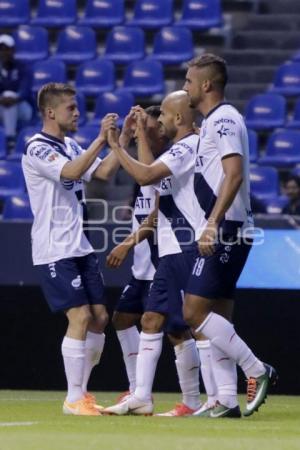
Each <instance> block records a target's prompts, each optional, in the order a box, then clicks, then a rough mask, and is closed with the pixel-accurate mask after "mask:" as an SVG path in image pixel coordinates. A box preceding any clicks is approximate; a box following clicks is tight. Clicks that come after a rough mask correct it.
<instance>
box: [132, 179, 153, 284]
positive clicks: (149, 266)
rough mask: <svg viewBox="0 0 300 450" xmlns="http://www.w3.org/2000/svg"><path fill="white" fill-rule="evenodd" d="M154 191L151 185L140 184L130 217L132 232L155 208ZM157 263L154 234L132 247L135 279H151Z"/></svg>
mask: <svg viewBox="0 0 300 450" xmlns="http://www.w3.org/2000/svg"><path fill="white" fill-rule="evenodd" d="M155 198H156V192H155V189H154V187H153V186H141V187H140V191H139V193H138V195H137V197H136V200H135V205H134V212H133V218H132V232H135V231H136V230H137V229H138V228H139V226H140V224H141V223H142V222H143V220H144V219H146V217H148V216H149V214H150V213H152V211H153V210H154V209H155ZM157 265H158V248H157V243H156V242H155V234H154V235H151V236H149V238H148V239H145V240H144V241H142V242H140V243H139V244H137V245H136V246H135V247H134V252H133V266H132V268H131V270H132V274H133V276H134V277H135V278H136V279H137V280H153V277H154V274H155V271H156V267H157Z"/></svg>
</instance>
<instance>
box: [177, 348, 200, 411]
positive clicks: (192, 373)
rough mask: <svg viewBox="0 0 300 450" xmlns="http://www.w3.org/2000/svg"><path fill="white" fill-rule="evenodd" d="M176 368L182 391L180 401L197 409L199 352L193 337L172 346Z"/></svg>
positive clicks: (198, 399) (198, 400) (198, 398)
mask: <svg viewBox="0 0 300 450" xmlns="http://www.w3.org/2000/svg"><path fill="white" fill-rule="evenodd" d="M174 350H175V355H176V360H175V364H176V368H177V374H178V378H179V384H180V387H181V391H182V401H183V403H184V404H185V405H187V406H188V407H189V408H191V409H199V408H200V405H201V402H200V391H199V366H200V361H199V354H198V351H197V347H196V342H195V340H194V339H189V340H187V341H184V342H183V343H182V344H178V345H176V346H175V347H174Z"/></svg>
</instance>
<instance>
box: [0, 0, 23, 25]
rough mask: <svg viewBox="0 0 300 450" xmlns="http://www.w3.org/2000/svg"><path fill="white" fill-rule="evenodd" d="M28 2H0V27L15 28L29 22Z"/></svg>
mask: <svg viewBox="0 0 300 450" xmlns="http://www.w3.org/2000/svg"><path fill="white" fill-rule="evenodd" d="M29 16H30V7H29V0H22V1H20V0H5V1H1V2H0V27H5V28H7V27H16V26H17V25H21V24H24V23H28V22H29Z"/></svg>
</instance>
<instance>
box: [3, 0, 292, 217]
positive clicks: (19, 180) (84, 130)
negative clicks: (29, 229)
mask: <svg viewBox="0 0 300 450" xmlns="http://www.w3.org/2000/svg"><path fill="white" fill-rule="evenodd" d="M286 2H287V4H286V9H283V6H282V1H280V0H163V1H162V0H135V1H133V0H129V1H125V0H101V1H99V0H68V1H64V0H55V1H52V0H31V1H30V0H22V1H20V0H5V1H3V2H0V26H1V28H2V29H3V30H4V31H3V32H7V33H9V34H12V35H13V36H14V38H15V41H16V58H17V60H19V61H21V62H22V63H24V64H28V66H30V68H31V70H32V87H31V94H32V99H33V103H34V102H35V98H36V93H37V91H38V90H39V88H40V87H41V86H42V85H43V84H44V83H47V82H49V81H61V82H65V81H69V82H70V83H72V84H74V85H75V86H76V89H77V91H78V95H77V100H78V105H79V110H80V127H79V130H78V132H77V133H76V134H75V137H76V139H77V140H78V142H79V143H80V144H81V145H82V146H83V147H87V146H88V145H89V143H90V141H91V140H92V139H93V138H94V137H95V136H96V135H97V130H98V129H99V122H100V120H101V118H102V117H103V116H104V115H105V114H106V113H107V112H116V113H118V114H119V117H120V119H119V123H120V124H122V122H123V120H124V117H125V115H126V114H127V112H128V111H129V109H130V107H131V106H132V105H134V104H136V103H139V104H141V105H142V106H148V105H150V104H159V103H160V101H161V99H162V96H163V95H164V94H165V93H168V92H170V91H171V90H174V89H180V88H181V87H182V84H183V79H184V73H185V69H186V65H185V63H186V61H188V60H189V59H191V58H192V57H193V56H194V55H198V54H200V53H201V52H203V51H205V50H207V49H208V50H209V51H210V50H212V51H216V52H217V53H219V54H221V55H223V56H224V57H225V58H226V60H227V61H228V67H229V84H228V88H227V95H228V99H229V101H231V100H232V102H233V104H234V105H236V106H237V108H238V109H239V110H240V111H241V113H242V114H244V116H245V120H246V125H247V128H248V136H249V152H250V163H251V186H252V191H253V194H254V195H255V196H256V197H257V198H258V199H260V200H262V201H263V202H264V204H265V207H266V211H267V212H268V213H278V212H279V213H280V211H281V210H282V208H283V207H284V206H285V205H286V202H287V199H286V197H284V196H283V195H281V184H282V181H283V180H285V179H286V177H287V175H288V174H289V173H295V174H297V175H300V169H299V167H300V41H299V39H298V37H299V35H298V34H297V33H296V31H295V30H294V28H292V26H291V25H290V23H291V21H292V19H293V20H294V23H298V25H299V26H300V5H299V7H298V6H297V5H295V2H291V0H286ZM286 2H284V3H286ZM289 9H290V11H289ZM282 12H284V13H285V14H287V15H289V18H290V19H291V20H289V18H288V17H286V19H284V20H281V14H282ZM240 18H242V19H241V20H239V19H240ZM233 19H234V20H233ZM233 24H234V27H233ZM270 30H272V31H273V30H274V31H276V33H275V34H274V35H273V34H272V33H270ZM228 36H230V39H229V40H228ZM270 36H271V37H270ZM275 38H276V39H277V41H276V42H275V41H274V39H275ZM273 48H274V51H273ZM297 97H299V98H297ZM39 127H40V118H39V116H38V114H37V113H35V115H34V119H33V120H32V123H29V124H25V127H23V128H22V129H20V131H19V133H18V137H17V142H16V146H15V148H14V149H13V150H11V149H10V148H7V147H8V146H7V143H6V139H5V135H4V131H3V128H1V127H0V198H2V199H3V198H4V199H6V200H7V201H6V203H5V209H4V212H3V216H4V217H5V218H8V219H10V218H13V217H16V218H18V217H19V218H22V217H24V218H29V217H30V215H28V199H27V197H26V195H25V194H24V189H25V187H24V180H23V175H22V171H21V168H20V158H21V155H22V153H23V150H24V144H25V142H26V140H27V139H28V137H29V136H30V135H32V134H33V133H34V132H35V131H37V130H38V129H39ZM297 165H298V166H297ZM10 196H12V197H11V198H10Z"/></svg>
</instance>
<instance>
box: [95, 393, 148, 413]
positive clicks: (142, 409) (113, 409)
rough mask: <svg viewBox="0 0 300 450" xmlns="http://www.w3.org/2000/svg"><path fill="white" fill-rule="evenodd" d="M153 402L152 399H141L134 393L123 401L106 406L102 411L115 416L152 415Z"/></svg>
mask: <svg viewBox="0 0 300 450" xmlns="http://www.w3.org/2000/svg"><path fill="white" fill-rule="evenodd" d="M153 409H154V406H153V403H152V402H151V401H149V402H145V401H143V400H139V399H138V398H136V397H135V396H134V395H131V396H130V397H126V398H124V400H123V401H121V402H119V403H117V404H116V405H113V406H109V407H108V408H104V409H103V410H102V411H101V413H102V414H108V415H114V416H124V415H126V414H134V415H140V416H152V414H153Z"/></svg>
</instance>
